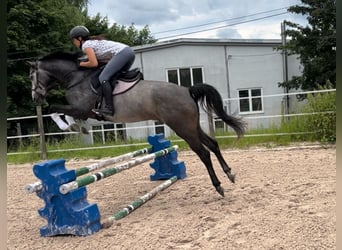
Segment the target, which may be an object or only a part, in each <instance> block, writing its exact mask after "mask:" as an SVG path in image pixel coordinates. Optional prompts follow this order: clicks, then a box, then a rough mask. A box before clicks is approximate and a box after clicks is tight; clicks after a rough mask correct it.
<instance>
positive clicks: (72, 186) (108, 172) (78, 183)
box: [59, 145, 178, 194]
mask: <svg viewBox="0 0 342 250" xmlns="http://www.w3.org/2000/svg"><path fill="white" fill-rule="evenodd" d="M177 149H178V146H177V145H175V146H172V147H169V148H166V149H163V150H159V151H157V152H154V153H151V154H148V155H146V156H142V157H138V158H136V159H133V160H131V161H128V162H126V163H123V164H121V165H118V166H116V167H113V168H107V169H105V170H103V171H101V172H97V173H95V174H92V175H89V176H86V177H83V178H79V179H76V180H75V181H72V182H69V183H65V184H63V185H61V186H60V187H59V192H60V193H62V194H67V193H69V192H70V191H72V190H76V189H78V188H80V187H83V186H86V185H89V184H91V183H93V182H96V181H100V180H102V179H104V178H107V177H109V176H112V175H114V174H117V173H119V172H121V171H123V170H126V169H129V168H132V167H134V166H137V165H139V164H141V163H143V162H146V161H150V160H153V159H155V158H158V157H161V156H163V155H166V154H168V153H171V152H173V151H176V150H177Z"/></svg>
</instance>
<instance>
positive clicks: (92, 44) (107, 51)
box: [82, 40, 128, 63]
mask: <svg viewBox="0 0 342 250" xmlns="http://www.w3.org/2000/svg"><path fill="white" fill-rule="evenodd" d="M126 47H128V45H126V44H123V43H119V42H114V41H110V40H87V41H85V42H84V43H83V44H82V49H83V50H84V49H86V48H92V49H93V50H94V52H95V55H96V58H97V60H98V61H99V62H101V63H106V62H108V61H109V60H110V59H111V58H112V57H113V56H115V55H116V54H118V53H120V51H122V50H123V49H124V48H126Z"/></svg>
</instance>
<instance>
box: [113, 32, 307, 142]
mask: <svg viewBox="0 0 342 250" xmlns="http://www.w3.org/2000/svg"><path fill="white" fill-rule="evenodd" d="M279 45H281V40H280V39H279V40H275V39H272V40H261V39H251V40H246V39H176V40H171V41H166V42H161V43H156V44H152V45H143V46H138V47H135V48H134V49H135V52H136V59H135V63H134V65H133V66H132V67H138V68H140V69H141V71H142V72H143V74H144V79H145V80H160V81H167V82H172V83H176V84H179V85H182V86H191V85H193V84H196V83H201V82H204V83H207V84H210V85H212V86H214V87H215V88H216V89H217V90H218V91H219V92H220V93H221V96H222V98H223V99H224V101H225V108H226V110H227V112H228V114H234V115H238V116H243V117H245V118H247V119H248V128H249V129H251V128H260V127H264V128H265V127H268V126H270V125H272V124H278V123H279V122H280V118H277V119H250V118H251V117H255V116H271V115H280V114H283V113H284V111H285V110H286V109H285V107H286V106H287V105H286V96H282V94H284V92H286V90H285V89H283V88H280V87H278V83H279V82H284V81H285V79H286V78H285V76H286V74H285V72H286V71H287V76H288V79H291V78H292V76H294V75H300V74H301V72H300V70H301V68H300V67H301V66H300V63H299V60H298V59H297V57H296V56H288V58H287V63H286V61H285V60H284V56H283V54H282V51H280V50H279V51H278V50H275V48H276V47H277V46H279ZM269 95H276V96H274V97H267V96H269ZM292 101H295V98H292ZM289 103H290V102H289ZM289 107H290V108H291V105H289ZM217 122H218V123H219V121H217ZM218 123H216V125H217V126H218V125H219V124H218ZM156 124H158V123H157V122H156V121H146V122H140V123H134V124H117V125H114V126H120V127H125V128H126V131H125V132H124V133H123V136H124V137H125V138H130V137H131V138H146V137H147V136H148V135H149V134H155V133H156V132H164V133H165V134H166V136H168V135H170V134H171V133H172V131H170V130H169V129H168V128H167V127H165V129H164V128H163V127H162V128H156V127H155V125H156ZM144 125H149V126H150V127H149V128H137V127H140V126H144ZM201 125H202V127H203V128H204V129H205V130H208V117H207V116H206V115H205V114H204V113H201ZM112 126H113V125H112ZM130 128H132V129H130Z"/></svg>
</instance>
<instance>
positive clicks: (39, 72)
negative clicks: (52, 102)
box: [30, 52, 78, 103]
mask: <svg viewBox="0 0 342 250" xmlns="http://www.w3.org/2000/svg"><path fill="white" fill-rule="evenodd" d="M77 56H78V54H70V53H65V52H57V53H52V54H50V55H47V56H45V57H43V58H41V59H39V60H37V61H35V62H31V63H30V79H31V82H32V99H33V101H34V102H36V103H42V102H43V101H44V100H45V98H46V96H47V94H48V92H49V90H50V89H52V88H53V87H55V85H56V84H55V83H56V82H61V83H64V82H65V81H66V80H69V79H66V78H67V77H68V76H69V73H70V72H72V71H76V70H78V66H77Z"/></svg>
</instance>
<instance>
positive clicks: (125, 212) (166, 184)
mask: <svg viewBox="0 0 342 250" xmlns="http://www.w3.org/2000/svg"><path fill="white" fill-rule="evenodd" d="M177 180H178V178H177V176H173V177H171V178H170V179H168V180H167V181H165V182H163V183H162V184H160V185H159V186H157V187H155V188H153V189H152V190H151V191H150V192H148V193H146V194H145V195H143V196H141V197H140V198H138V199H136V200H135V201H133V202H132V203H131V204H130V205H128V206H126V207H124V208H123V209H121V210H120V211H119V212H117V213H115V214H114V215H112V216H110V217H109V218H107V219H105V220H104V221H103V222H102V223H101V226H102V228H109V227H111V226H112V225H113V223H114V221H116V220H120V219H122V218H124V217H126V216H127V215H129V214H130V213H132V212H133V211H134V210H136V209H137V208H139V207H140V206H142V205H143V204H144V203H146V202H147V201H149V200H151V199H152V198H153V197H154V196H156V195H157V193H159V192H161V191H162V190H164V189H166V188H168V187H169V186H171V185H172V184H173V183H175V182H176V181H177Z"/></svg>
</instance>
